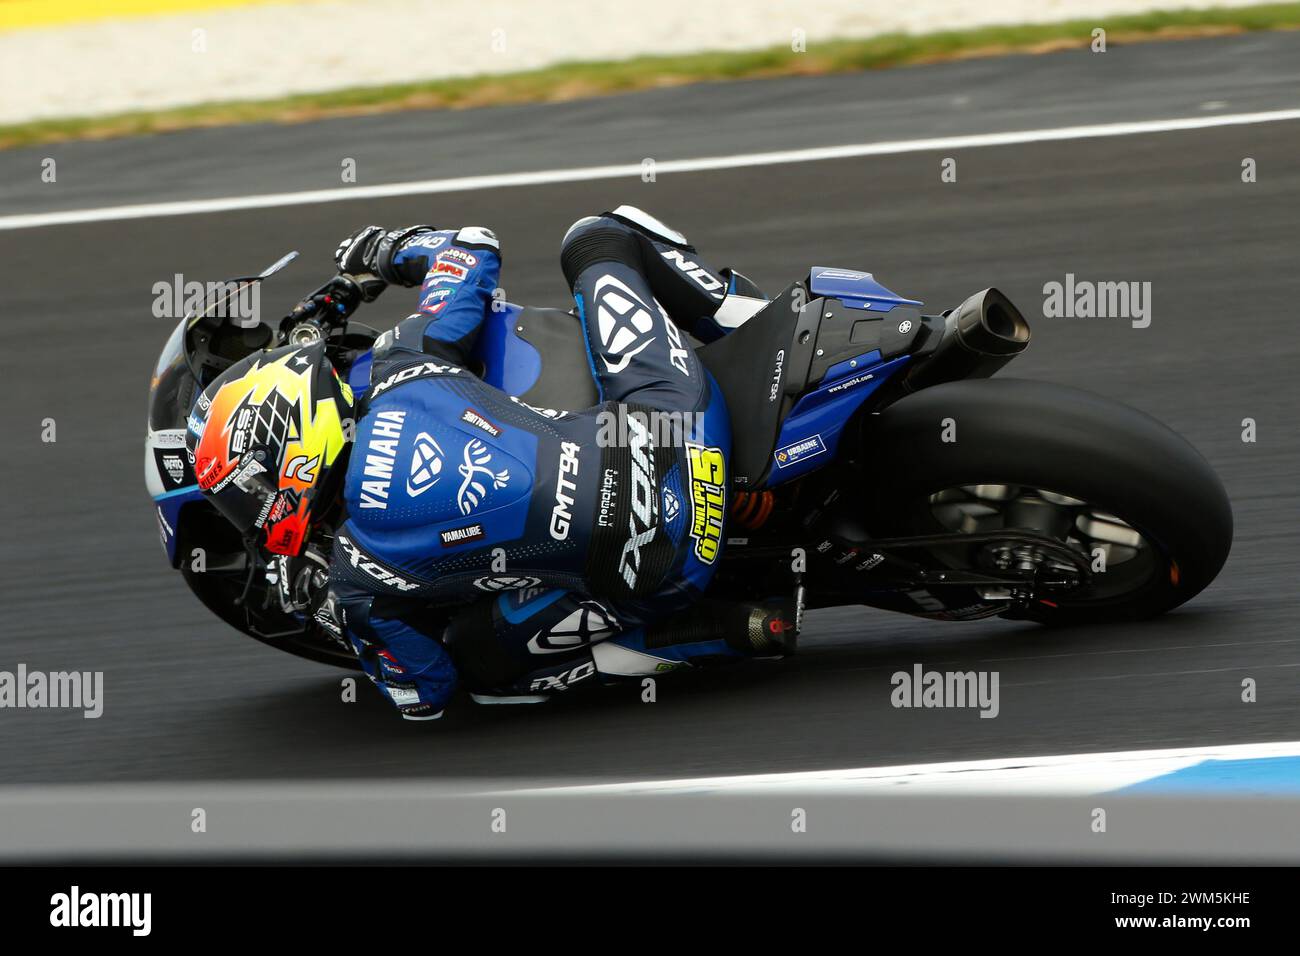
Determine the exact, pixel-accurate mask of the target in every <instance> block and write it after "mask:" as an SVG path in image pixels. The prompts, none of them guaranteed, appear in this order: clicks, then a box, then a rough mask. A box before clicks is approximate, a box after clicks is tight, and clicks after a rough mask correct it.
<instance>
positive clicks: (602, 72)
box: [0, 3, 1300, 149]
mask: <svg viewBox="0 0 1300 956" xmlns="http://www.w3.org/2000/svg"><path fill="white" fill-rule="evenodd" d="M1096 27H1103V28H1105V30H1106V39H1107V45H1108V47H1109V46H1113V45H1115V44H1123V43H1130V42H1134V41H1144V40H1160V39H1184V38H1187V37H1192V36H1212V35H1220V34H1228V33H1244V32H1248V31H1256V30H1285V29H1300V3H1277V4H1264V5H1260V6H1253V7H1241V8H1235V9H1210V10H1172V11H1157V12H1152V13H1144V14H1136V15H1131V16H1120V17H1099V18H1095V19H1090V20H1071V21H1066V22H1062V23H1049V24H1036V25H1031V26H1011V27H1006V26H997V27H982V28H979V29H974V30H960V31H956V30H954V31H946V32H941V33H927V34H918V35H907V34H888V35H885V36H878V37H872V38H870V39H865V40H836V41H830V42H811V43H809V45H808V50H807V52H804V53H796V52H794V51H792V50H791V49H789V47H773V48H770V49H766V50H755V51H751V52H738V53H730V52H728V53H716V52H715V53H695V54H690V55H685V56H642V57H636V58H635V59H631V60H618V61H610V62H575V63H562V64H558V65H556V66H551V67H546V68H544V69H539V70H530V71H528V72H526V73H507V74H494V75H490V76H478V77H468V78H463V79H451V80H430V81H426V82H421V83H406V84H395V85H388V86H367V87H358V88H354V89H349V90H339V91H335V92H330V93H310V94H304V95H299V96H286V97H280V98H277V99H269V100H257V101H248V102H223V103H205V104H202V105H199V106H188V107H180V108H176V109H167V110H156V111H145V112H134V113H123V114H119V115H114V116H100V117H86V118H78V119H58V120H43V121H37V122H30V123H19V124H15V125H11V126H0V149H8V148H13V147H17V146H33V145H37V144H41V143H52V142H59V141H63V140H69V139H102V138H108V137H115V136H137V135H141V134H147V133H157V132H163V131H167V130H176V129H186V128H192V127H198V126H229V125H235V124H240V123H268V122H271V123H293V122H304V121H307V120H313V119H321V118H325V117H331V116H352V115H361V114H365V113H377V112H385V111H392V110H411V109H468V108H472V107H478V106H496V105H502V104H507V103H536V102H553V101H558V100H570V99H578V98H582V97H590V96H607V95H610V94H614V93H625V92H629V91H632V90H644V89H650V88H653V87H659V86H676V85H680V84H683V83H700V82H717V81H724V80H739V79H750V78H754V77H773V76H803V75H820V74H828V73H847V72H853V71H859V70H876V69H884V68H887V67H894V66H905V65H908V64H915V63H929V62H935V61H939V60H951V59H962V58H968V57H977V56H993V55H999V54H1007V53H1044V52H1050V51H1054V50H1062V49H1071V48H1083V47H1087V46H1088V45H1089V44H1090V43H1091V42H1092V31H1093V29H1095V28H1096Z"/></svg>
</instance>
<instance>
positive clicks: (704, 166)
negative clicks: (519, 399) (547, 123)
mask: <svg viewBox="0 0 1300 956" xmlns="http://www.w3.org/2000/svg"><path fill="white" fill-rule="evenodd" d="M1294 119H1300V109H1293V110H1273V111H1271V112H1265V113H1235V114H1227V115H1220V116H1195V117H1185V118H1181V119H1163V120H1144V121H1141V122H1134V123H1104V124H1100V125H1096V126H1064V127H1058V128H1056V129H1033V130H1018V131H1014V132H1008V133H977V134H975V135H971V136H941V137H935V138H933V139H908V140H897V141H893V142H884V143H856V144H852V145H848V146H819V147H813V148H810V149H790V150H780V151H777V152H772V153H742V154H737V155H733V156H706V157H702V158H699V159H670V160H664V161H662V162H658V163H656V164H655V173H656V175H669V174H672V173H693V172H701V171H705V170H711V169H740V168H743V167H746V166H774V165H779V164H784V163H808V162H816V161H819V160H824V159H850V158H853V157H858V156H885V155H890V154H894V153H916V152H923V151H927V150H938V149H952V150H955V149H972V148H976V147H981V146H1012V145H1015V144H1017V143H1043V142H1052V141H1054V140H1069V139H1094V138H1097V137H1105V136H1133V135H1138V134H1142V133H1167V132H1174V131H1178V130H1194V129H1208V128H1210V127H1215V126H1241V125H1246V124H1252V123H1276V122H1279V121H1282V120H1294ZM641 172H642V166H641V163H639V162H637V163H624V164H619V165H614V166H586V167H578V168H573V169H546V170H539V171H537V172H530V173H500V174H496V175H491V176H465V177H461V178H457V179H426V180H417V181H415V182H405V183H386V184H383V185H377V186H340V187H339V188H337V189H314V190H305V191H302V192H290V193H270V194H267V195H261V196H229V197H226V198H223V199H195V200H185V201H181V202H161V203H144V204H141V205H135V206H107V207H102V208H98V209H73V210H68V211H66V212H46V213H31V214H28V215H17V216H3V217H0V230H9V229H34V228H37V227H41V226H66V225H72V224H75V223H87V222H113V221H117V220H122V219H150V218H154V217H158V216H191V215H201V214H203V213H215V212H232V211H235V210H240V209H268V208H272V207H277V206H301V205H307V204H315V203H326V202H349V201H352V200H356V199H386V198H390V197H393V196H419V195H428V194H430V193H451V192H469V191H473V190H480V189H501V188H506V187H510V186H541V185H546V184H549V183H573V182H587V181H589V180H596V179H618V178H620V177H629V178H636V179H640V177H641Z"/></svg>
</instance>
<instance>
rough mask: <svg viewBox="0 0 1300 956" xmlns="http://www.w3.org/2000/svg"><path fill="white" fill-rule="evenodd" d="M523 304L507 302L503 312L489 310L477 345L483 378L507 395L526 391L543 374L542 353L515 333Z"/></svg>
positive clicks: (476, 356) (475, 349) (475, 351)
mask: <svg viewBox="0 0 1300 956" xmlns="http://www.w3.org/2000/svg"><path fill="white" fill-rule="evenodd" d="M522 311H523V309H522V308H521V307H520V306H517V305H513V304H511V303H509V302H507V303H505V308H504V309H502V310H501V311H500V312H497V311H495V310H493V311H491V312H489V313H488V315H487V318H486V319H485V320H484V322H483V327H482V329H480V330H479V334H478V342H477V343H475V345H474V357H475V358H477V359H479V360H480V361H481V362H482V363H483V366H484V370H483V381H485V382H487V383H488V384H489V385H493V386H496V387H497V388H499V389H501V391H503V392H505V393H506V394H507V395H523V394H524V393H526V392H527V391H528V390H529V389H530V388H532V387H533V385H534V384H535V383H536V382H537V379H538V377H539V376H540V375H541V374H542V356H541V354H540V353H539V352H538V351H537V349H535V348H533V346H532V345H531V344H529V343H528V342H525V341H524V340H523V339H521V338H520V337H519V336H518V335H517V334H516V333H515V328H516V324H517V323H516V322H515V317H516V316H518V315H519V313H520V312H522Z"/></svg>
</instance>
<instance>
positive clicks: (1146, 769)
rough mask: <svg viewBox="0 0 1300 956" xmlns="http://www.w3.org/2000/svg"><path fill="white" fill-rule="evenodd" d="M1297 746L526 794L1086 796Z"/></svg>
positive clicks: (1282, 753) (1296, 750) (1298, 745)
mask: <svg viewBox="0 0 1300 956" xmlns="http://www.w3.org/2000/svg"><path fill="white" fill-rule="evenodd" d="M1298 756H1300V741H1283V742H1279V743H1268V744H1234V745H1229V746H1222V747H1192V748H1180V749H1174V750H1127V751H1117V752H1115V753H1095V754H1072V755H1068V756H1052V757H1001V758H998V759H995V760H965V761H958V762H953V763H928V764H905V765H902V766H897V767H863V768H859V769H854V770H813V771H809V772H805V773H764V774H747V775H744V776H736V777H697V778H692V779H685V780H660V781H629V782H627V783H610V784H594V785H588V786H570V787H544V788H530V789H526V790H522V791H516V792H523V793H530V794H548V795H556V796H565V795H578V794H588V795H598V794H603V793H608V794H642V795H655V794H664V795H670V794H674V793H677V794H681V793H709V792H714V793H730V794H740V793H749V794H754V793H781V792H788V791H800V792H808V791H810V790H815V791H817V792H818V793H825V794H845V793H862V794H866V793H875V794H880V793H884V792H887V791H893V792H894V793H900V794H901V793H908V794H910V793H927V794H946V795H957V794H978V793H985V794H988V793H996V794H1005V795H1030V794H1087V793H1104V792H1107V791H1111V790H1118V789H1120V788H1122V787H1127V786H1131V785H1133V784H1135V783H1140V782H1142V781H1144V780H1149V779H1151V778H1152V777H1158V776H1161V775H1163V774H1167V773H1173V772H1174V771H1176V770H1181V769H1183V768H1184V767H1191V766H1194V765H1195V764H1198V763H1200V762H1201V761H1203V760H1259V759H1264V758H1268V757H1298Z"/></svg>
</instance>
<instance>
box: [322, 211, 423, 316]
mask: <svg viewBox="0 0 1300 956" xmlns="http://www.w3.org/2000/svg"><path fill="white" fill-rule="evenodd" d="M436 231H437V230H436V229H435V228H434V227H433V226H428V225H420V226H407V227H406V228H405V229H391V230H385V229H384V228H383V227H382V226H365V227H363V228H361V229H358V230H357V231H356V232H354V233H353V234H352V235H350V236H348V237H347V238H346V239H344V240H343V241H342V242H340V243H339V246H338V248H337V249H336V250H335V251H334V262H335V263H336V264H337V265H338V267H339V271H340V272H343V273H346V274H347V275H350V276H352V277H353V278H355V279H357V280H358V284H360V285H361V286H362V291H363V294H364V295H365V296H366V301H367V302H371V301H373V300H374V298H375V297H376V296H378V295H379V293H380V292H382V291H383V290H384V288H385V286H386V285H387V284H388V283H395V284H397V285H403V286H412V285H419V284H420V283H421V282H422V281H423V280H424V274H423V272H421V274H420V275H419V276H416V277H415V278H414V281H412V277H411V276H405V275H402V274H401V273H399V272H398V271H397V270H396V268H395V267H394V265H393V257H394V256H395V255H396V254H397V253H398V252H399V251H400V250H401V248H402V246H403V245H404V244H405V243H406V241H407V240H408V239H410V238H411V237H412V236H417V235H419V234H420V233H422V232H436ZM363 280H364V281H363ZM372 280H373V281H372ZM374 283H377V284H378V289H377V291H375V292H374V294H373V295H371V294H370V291H369V289H367V286H369V285H372V284H374Z"/></svg>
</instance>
